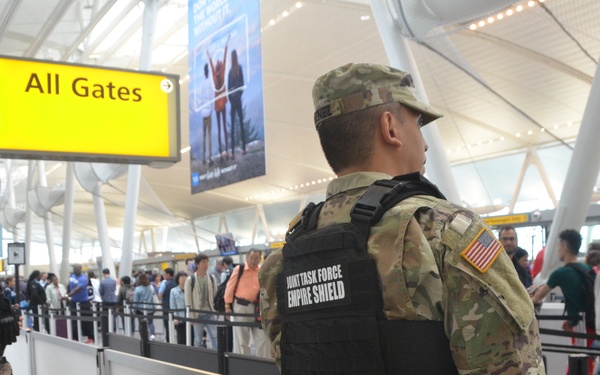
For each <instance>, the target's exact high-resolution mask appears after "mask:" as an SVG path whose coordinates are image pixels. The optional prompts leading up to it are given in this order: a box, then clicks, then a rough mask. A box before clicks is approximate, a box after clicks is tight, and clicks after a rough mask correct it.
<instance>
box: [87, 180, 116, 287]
mask: <svg viewBox="0 0 600 375" xmlns="http://www.w3.org/2000/svg"><path fill="white" fill-rule="evenodd" d="M92 195H93V197H94V212H95V214H96V226H97V227H98V241H99V242H100V249H101V251H102V268H108V269H109V270H110V274H111V275H116V273H115V264H114V262H113V259H112V255H111V254H110V241H109V238H108V223H107V222H106V209H105V207H104V198H103V197H102V190H101V185H100V183H98V184H96V187H95V188H94V191H93V192H92Z"/></svg>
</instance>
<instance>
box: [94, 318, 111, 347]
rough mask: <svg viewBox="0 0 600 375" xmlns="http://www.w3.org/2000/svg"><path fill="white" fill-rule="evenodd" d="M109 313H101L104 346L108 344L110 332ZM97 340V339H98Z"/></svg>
mask: <svg viewBox="0 0 600 375" xmlns="http://www.w3.org/2000/svg"><path fill="white" fill-rule="evenodd" d="M108 321H109V315H106V314H102V315H100V332H101V334H102V346H108V332H109V323H108ZM96 342H97V341H96Z"/></svg>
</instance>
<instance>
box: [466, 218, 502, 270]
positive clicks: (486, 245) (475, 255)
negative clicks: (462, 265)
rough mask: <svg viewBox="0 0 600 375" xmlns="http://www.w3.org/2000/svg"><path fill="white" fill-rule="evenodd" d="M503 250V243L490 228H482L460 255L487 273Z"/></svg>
mask: <svg viewBox="0 0 600 375" xmlns="http://www.w3.org/2000/svg"><path fill="white" fill-rule="evenodd" d="M502 251H503V250H502V245H501V244H500V242H498V240H497V239H496V238H495V237H494V235H493V234H492V233H491V232H490V230H489V229H488V228H482V229H481V230H480V231H479V233H478V234H477V236H475V239H473V241H471V243H470V244H469V246H467V248H466V249H465V250H464V251H463V252H462V253H460V255H461V256H462V257H463V258H464V259H465V260H466V261H467V262H469V264H470V265H472V266H473V267H475V269H477V270H478V271H479V272H481V273H485V272H486V271H487V270H488V269H489V268H490V266H491V265H492V264H494V261H495V260H496V258H497V257H498V255H499V254H500V253H501V252H502Z"/></svg>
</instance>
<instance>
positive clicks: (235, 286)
mask: <svg viewBox="0 0 600 375" xmlns="http://www.w3.org/2000/svg"><path fill="white" fill-rule="evenodd" d="M260 259H261V252H260V250H257V249H251V250H250V251H249V252H248V258H247V259H246V263H245V264H243V265H239V266H237V267H236V268H235V269H234V270H233V273H232V274H231V277H230V278H229V281H228V282H227V289H225V312H226V313H231V312H232V311H233V312H235V313H239V314H254V313H255V312H256V311H257V310H256V308H257V306H258V293H259V290H260V286H259V284H258V269H259V263H260ZM240 267H244V270H243V271H242V276H241V277H238V275H239V273H240ZM238 280H239V282H238ZM231 321H232V322H244V323H251V322H254V321H255V318H254V317H247V316H243V317H242V316H232V317H231ZM250 334H252V340H253V341H254V345H255V349H256V355H257V356H259V357H265V358H270V357H271V348H270V345H269V341H268V340H267V336H266V335H265V332H264V331H263V330H262V329H261V328H260V326H259V325H257V326H256V327H239V326H234V327H233V352H234V353H237V354H247V355H249V354H251V350H250Z"/></svg>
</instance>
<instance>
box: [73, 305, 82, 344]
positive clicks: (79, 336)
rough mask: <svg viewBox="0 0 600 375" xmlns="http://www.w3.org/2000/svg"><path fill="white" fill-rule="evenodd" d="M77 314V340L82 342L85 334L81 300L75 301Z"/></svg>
mask: <svg viewBox="0 0 600 375" xmlns="http://www.w3.org/2000/svg"><path fill="white" fill-rule="evenodd" d="M75 316H77V318H78V319H77V341H79V342H81V341H82V339H81V338H82V337H83V335H82V334H81V319H79V318H81V309H80V306H79V302H76V303H75Z"/></svg>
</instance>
